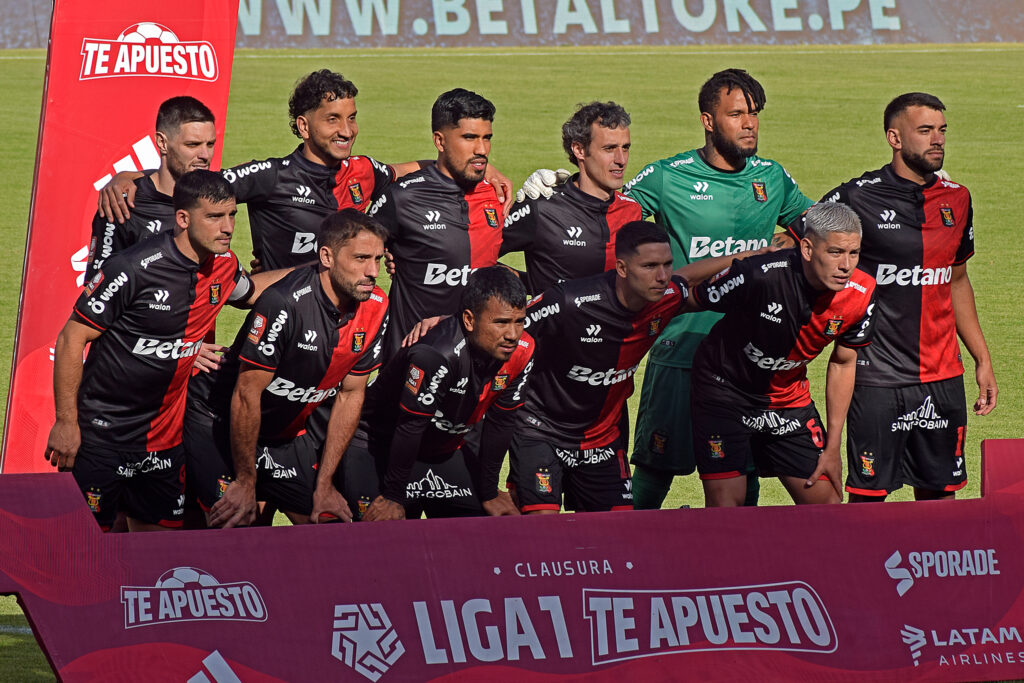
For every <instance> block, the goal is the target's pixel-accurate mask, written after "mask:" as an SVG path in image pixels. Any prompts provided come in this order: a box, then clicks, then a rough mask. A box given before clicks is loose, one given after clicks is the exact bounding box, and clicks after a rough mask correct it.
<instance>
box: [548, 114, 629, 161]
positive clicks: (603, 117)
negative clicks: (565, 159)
mask: <svg viewBox="0 0 1024 683" xmlns="http://www.w3.org/2000/svg"><path fill="white" fill-rule="evenodd" d="M595 123H596V124H598V125H599V126H601V127H603V128H618V127H619V126H622V127H623V128H628V127H629V123H630V121H629V114H628V113H627V112H626V110H625V109H623V108H622V107H621V106H619V105H617V104H615V103H614V102H591V103H590V104H581V105H579V109H577V110H576V113H575V114H573V115H572V116H571V117H570V118H569V120H568V121H566V122H565V123H564V124H562V149H564V150H565V153H566V154H568V155H569V161H571V162H572V163H574V164H576V165H577V166H579V162H577V161H576V155H574V154H573V153H572V145H573V143H574V142H578V143H579V144H580V145H582V146H583V149H586V148H587V147H589V146H590V141H591V139H592V138H593V135H592V134H591V133H592V132H593V130H592V126H593V124H595Z"/></svg>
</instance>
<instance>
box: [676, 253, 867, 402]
mask: <svg viewBox="0 0 1024 683" xmlns="http://www.w3.org/2000/svg"><path fill="white" fill-rule="evenodd" d="M801 264H802V258H801V256H800V252H799V250H797V249H785V250H782V251H778V252H774V253H771V254H763V255H761V256H752V257H750V258H748V259H746V260H743V261H733V263H732V266H731V267H729V269H728V270H725V271H723V272H721V273H719V274H718V275H716V276H715V277H713V278H711V279H710V280H708V281H707V282H704V283H702V284H700V285H699V286H697V287H694V289H693V292H692V294H691V295H692V296H693V299H694V301H695V302H696V303H697V304H698V305H699V306H700V307H701V308H704V309H707V310H711V311H718V312H719V313H725V317H723V318H722V319H721V320H719V321H718V322H717V323H715V326H714V327H712V328H711V332H710V333H708V336H707V338H705V339H704V340H703V341H702V342H701V343H700V346H698V347H697V354H696V355H695V356H694V360H693V384H694V389H693V397H694V400H701V399H713V400H716V401H718V402H734V401H737V400H738V401H742V402H743V403H744V404H745V405H755V406H764V407H768V408H799V407H802V406H806V405H808V404H809V403H810V402H811V394H810V391H809V390H808V384H807V364H808V363H810V362H811V361H812V360H814V359H815V358H816V357H817V356H818V354H819V353H821V351H822V349H824V348H825V347H826V346H828V345H829V344H830V343H832V342H833V341H834V342H837V343H839V344H842V345H843V346H848V347H851V348H857V349H859V348H861V347H863V346H865V345H866V344H868V343H870V342H871V336H872V331H873V327H874V325H873V319H874V318H873V315H872V312H873V308H874V298H875V282H874V280H873V279H872V278H871V276H870V275H868V274H867V273H864V272H863V271H860V270H856V269H854V271H853V274H852V275H851V276H850V279H849V281H848V282H847V284H846V287H845V288H843V289H842V290H840V291H838V292H833V291H819V290H816V289H813V288H812V287H811V285H810V283H809V282H808V281H807V278H806V277H805V276H804V272H803V266H802V265H801ZM858 372H860V370H859V369H858Z"/></svg>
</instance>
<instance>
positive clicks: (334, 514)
mask: <svg viewBox="0 0 1024 683" xmlns="http://www.w3.org/2000/svg"><path fill="white" fill-rule="evenodd" d="M339 520H341V521H342V522H351V521H352V510H351V509H350V508H349V506H348V501H347V500H345V497H344V496H342V495H341V494H340V493H339V492H338V489H336V488H334V486H333V485H331V484H327V485H325V486H317V487H316V489H314V491H313V512H312V513H311V514H310V515H309V521H310V522H311V523H313V524H324V523H325V522H337V521H339Z"/></svg>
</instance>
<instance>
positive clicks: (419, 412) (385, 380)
mask: <svg viewBox="0 0 1024 683" xmlns="http://www.w3.org/2000/svg"><path fill="white" fill-rule="evenodd" d="M533 354H534V343H533V339H531V337H530V335H528V334H526V333H524V334H523V336H522V337H521V338H520V340H519V345H518V346H517V347H516V350H515V351H514V352H513V353H512V357H511V358H509V359H508V360H507V361H505V362H501V361H499V360H496V359H494V358H491V357H490V356H488V355H485V354H483V353H481V352H479V351H478V350H476V349H474V348H473V347H472V345H471V344H470V343H469V341H468V340H467V339H466V335H465V332H464V330H463V328H462V323H461V322H460V320H459V318H458V317H457V316H453V317H451V318H447V319H445V320H442V321H441V322H440V323H439V324H438V325H437V326H436V327H435V328H434V329H432V330H430V332H428V333H427V334H426V335H425V336H424V337H423V338H422V339H421V340H420V341H418V342H417V343H416V344H413V345H412V346H410V347H406V348H403V349H401V350H400V351H399V352H398V354H397V355H396V356H395V357H394V358H393V359H392V360H390V361H389V362H388V363H387V364H386V365H385V366H384V369H383V370H382V371H381V373H380V375H378V376H377V378H376V379H374V381H373V382H372V383H371V384H370V387H369V389H367V392H366V400H365V402H364V404H363V419H362V422H361V423H360V429H361V430H362V431H363V432H365V433H366V434H367V436H368V438H369V440H370V442H371V445H372V446H373V448H372V449H371V450H373V451H375V452H377V453H385V454H387V457H388V462H387V466H386V467H384V468H382V469H384V470H386V471H387V475H386V476H385V477H384V479H383V481H382V486H381V493H382V495H384V496H385V497H386V498H390V499H391V500H396V501H402V500H404V497H405V484H406V482H407V480H408V477H409V471H410V469H411V467H412V465H413V463H414V462H416V461H417V460H421V461H425V462H439V461H441V460H444V459H446V458H447V457H449V456H450V455H451V454H452V453H453V452H454V451H455V450H456V449H458V448H459V447H460V446H461V445H462V442H463V440H464V439H465V438H466V435H467V434H468V433H469V432H470V431H471V430H472V429H473V426H474V425H476V424H477V423H478V422H480V421H481V420H484V418H485V417H486V418H487V419H486V420H484V423H485V425H484V426H485V427H486V426H488V425H489V423H491V422H495V421H503V422H505V423H507V425H508V426H509V427H511V424H512V415H513V412H512V411H514V410H516V409H517V408H519V406H521V405H522V402H523V399H522V397H523V391H524V388H525V387H526V385H527V379H528V377H529V376H530V370H531V367H532V365H533V363H532V359H533ZM509 440H511V429H509V430H508V434H507V438H506V439H505V443H504V444H503V445H502V444H498V445H497V446H496V447H495V448H493V449H491V448H489V447H485V446H486V444H487V443H488V442H487V437H486V431H485V433H484V436H483V437H482V441H483V442H484V444H485V446H482V447H481V451H485V450H493V451H494V452H481V453H480V456H481V459H484V460H488V461H489V462H490V463H491V468H490V469H491V470H493V471H492V474H493V477H491V478H492V479H493V481H492V482H491V485H492V486H496V482H497V475H498V469H500V466H501V460H502V458H504V455H505V451H506V450H507V448H508V443H507V441H509ZM499 451H500V452H499ZM495 464H496V467H495V466H494V465H495ZM494 495H496V493H491V495H489V496H487V498H493V497H494Z"/></svg>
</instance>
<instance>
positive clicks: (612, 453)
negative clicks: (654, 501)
mask: <svg viewBox="0 0 1024 683" xmlns="http://www.w3.org/2000/svg"><path fill="white" fill-rule="evenodd" d="M627 433H628V432H625V431H623V432H620V434H619V437H618V438H617V439H616V440H615V441H613V442H611V443H610V444H608V445H607V446H603V447H601V448H588V449H585V450H584V449H580V448H562V447H560V446H556V445H554V444H552V443H551V442H549V441H544V440H541V439H536V438H532V437H528V436H521V435H519V434H517V435H516V436H515V437H514V438H513V439H512V446H511V447H510V448H509V453H510V458H509V460H510V468H509V476H508V479H509V482H508V483H509V490H510V491H514V493H515V496H516V500H517V502H518V503H519V509H520V510H522V511H523V512H532V511H535V510H559V509H561V507H562V502H563V501H562V497H563V494H564V496H565V509H567V510H577V511H579V512H606V511H608V510H632V509H633V487H632V481H631V478H630V471H629V461H628V460H627V458H626V434H627Z"/></svg>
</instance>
